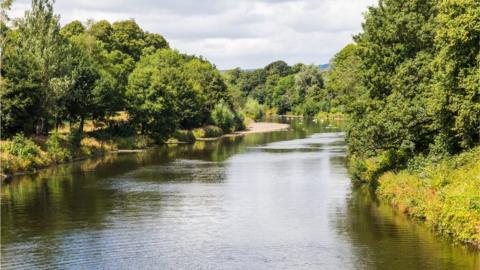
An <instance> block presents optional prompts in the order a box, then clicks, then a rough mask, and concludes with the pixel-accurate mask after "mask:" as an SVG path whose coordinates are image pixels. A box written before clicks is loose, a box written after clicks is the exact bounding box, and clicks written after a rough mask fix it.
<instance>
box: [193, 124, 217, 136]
mask: <svg viewBox="0 0 480 270" xmlns="http://www.w3.org/2000/svg"><path fill="white" fill-rule="evenodd" d="M193 135H194V136H195V138H216V137H220V136H222V135H223V130H222V129H221V128H219V127H217V126H211V125H210V126H204V127H202V128H196V129H194V130H193Z"/></svg>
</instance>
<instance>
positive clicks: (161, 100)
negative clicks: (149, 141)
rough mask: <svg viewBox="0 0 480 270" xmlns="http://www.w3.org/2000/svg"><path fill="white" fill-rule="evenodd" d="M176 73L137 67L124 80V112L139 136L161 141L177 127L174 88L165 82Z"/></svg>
mask: <svg viewBox="0 0 480 270" xmlns="http://www.w3.org/2000/svg"><path fill="white" fill-rule="evenodd" d="M176 75H177V72H176V71H175V70H174V69H172V68H169V69H156V68H155V67H137V68H136V69H135V70H134V71H133V72H132V74H131V75H130V76H129V79H128V88H127V93H126V94H127V99H128V112H129V116H130V119H131V121H132V122H133V123H138V124H139V125H140V131H141V133H142V134H151V135H153V136H154V137H156V139H157V140H159V141H161V140H163V139H165V138H166V137H168V136H169V135H170V134H172V133H173V131H174V130H175V129H176V127H177V123H178V120H177V117H176V108H175V103H174V97H175V91H176V90H175V89H174V88H173V87H172V84H171V83H170V82H169V81H171V80H172V77H175V76H176Z"/></svg>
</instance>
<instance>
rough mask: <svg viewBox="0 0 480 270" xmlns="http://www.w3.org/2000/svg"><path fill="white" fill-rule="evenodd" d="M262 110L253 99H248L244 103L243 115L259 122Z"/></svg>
mask: <svg viewBox="0 0 480 270" xmlns="http://www.w3.org/2000/svg"><path fill="white" fill-rule="evenodd" d="M263 109H264V108H263V106H262V105H260V103H258V101H256V100H255V99H251V98H249V99H248V100H247V102H246V103H245V114H246V115H247V116H248V117H250V118H252V119H254V120H260V119H261V118H262V117H263Z"/></svg>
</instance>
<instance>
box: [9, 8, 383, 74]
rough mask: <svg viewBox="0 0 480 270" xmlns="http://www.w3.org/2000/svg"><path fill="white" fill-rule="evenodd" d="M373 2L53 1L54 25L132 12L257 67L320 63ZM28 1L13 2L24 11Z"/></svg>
mask: <svg viewBox="0 0 480 270" xmlns="http://www.w3.org/2000/svg"><path fill="white" fill-rule="evenodd" d="M376 2H377V0H203V1H198V0H157V1H153V0H57V1H56V3H55V12H56V13H59V14H60V15H61V23H62V24H65V23H67V22H69V21H71V20H73V19H79V20H80V21H86V20H87V19H94V20H100V19H107V20H109V21H112V22H113V21H116V20H123V19H130V18H133V19H135V20H136V21H137V23H138V24H139V25H140V26H141V27H142V28H143V29H145V30H148V31H150V32H155V33H160V34H162V35H164V36H165V38H167V40H168V41H169V42H170V45H171V46H172V47H174V48H176V49H178V50H180V51H181V52H186V53H189V54H195V55H202V56H204V57H205V58H207V59H208V60H210V61H212V62H213V63H215V64H216V65H217V67H218V68H220V69H230V68H234V67H241V68H257V67H263V66H265V65H266V64H268V63H270V62H272V61H275V60H280V59H282V60H285V61H286V62H288V63H289V64H294V63H298V62H303V63H307V64H323V63H327V62H328V61H329V60H330V58H331V57H332V56H333V55H334V54H335V53H336V52H337V51H338V50H340V49H341V48H342V47H343V46H345V45H346V44H348V43H349V42H351V40H352V35H354V34H356V33H358V32H359V31H360V30H361V22H362V14H363V13H364V12H365V11H366V8H367V6H370V5H373V4H375V3H376ZM29 6H30V1H29V0H16V1H14V3H13V8H12V11H11V15H12V16H13V17H16V16H21V15H23V12H24V11H25V10H26V9H28V8H29Z"/></svg>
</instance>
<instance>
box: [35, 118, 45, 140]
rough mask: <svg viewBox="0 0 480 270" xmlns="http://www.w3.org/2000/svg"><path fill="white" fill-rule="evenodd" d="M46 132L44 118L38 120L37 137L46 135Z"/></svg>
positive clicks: (36, 126)
mask: <svg viewBox="0 0 480 270" xmlns="http://www.w3.org/2000/svg"><path fill="white" fill-rule="evenodd" d="M44 130H45V119H44V118H43V117H42V118H40V119H38V120H37V124H36V125H35V135H37V136H40V135H43V134H44Z"/></svg>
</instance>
